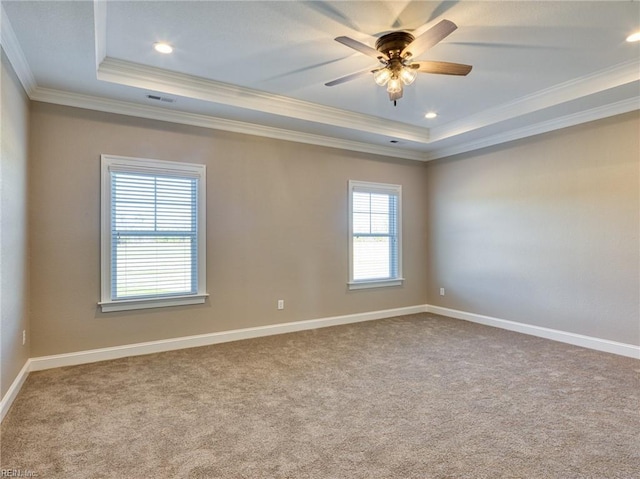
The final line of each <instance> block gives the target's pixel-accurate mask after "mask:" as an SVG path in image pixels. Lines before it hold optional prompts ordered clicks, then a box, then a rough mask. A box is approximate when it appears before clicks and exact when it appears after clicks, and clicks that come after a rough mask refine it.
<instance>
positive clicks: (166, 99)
mask: <svg viewBox="0 0 640 479" xmlns="http://www.w3.org/2000/svg"><path fill="white" fill-rule="evenodd" d="M147 98H148V99H149V100H155V101H163V102H165V103H174V102H175V101H176V99H175V98H169V97H168V96H160V95H147Z"/></svg>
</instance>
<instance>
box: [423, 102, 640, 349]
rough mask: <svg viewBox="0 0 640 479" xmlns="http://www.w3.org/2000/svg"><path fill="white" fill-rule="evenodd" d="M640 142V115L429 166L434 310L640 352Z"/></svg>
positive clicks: (595, 123)
mask: <svg viewBox="0 0 640 479" xmlns="http://www.w3.org/2000/svg"><path fill="white" fill-rule="evenodd" d="M639 142H640V123H639V114H638V112H637V111H636V112H633V113H629V114H626V115H621V116H617V117H612V118H608V119H604V120H601V121H597V122H593V123H588V124H584V125H580V126H576V127H573V128H568V129H563V130H559V131H556V132H552V133H548V134H545V135H540V136H536V137H532V138H529V139H526V140H521V141H517V142H513V143H510V144H505V145H501V146H497V147H494V148H491V149H487V150H482V151H477V152H473V153H468V154H464V155H459V156H456V157H452V158H449V159H444V160H440V161H436V162H431V163H429V164H428V166H427V172H428V173H427V177H428V197H429V198H428V201H429V211H428V218H429V225H430V226H429V227H430V242H429V248H428V255H427V257H428V258H429V260H428V263H427V264H428V265H429V266H428V272H429V279H428V284H429V290H428V302H429V303H430V304H433V305H438V306H443V307H447V308H452V309H458V310H462V311H467V312H472V313H476V314H482V315H487V316H493V317H497V318H501V319H507V320H512V321H517V322H522V323H528V324H532V325H537V326H543V327H548V328H553V329H558V330H563V331H568V332H573V333H579V334H584V335H588V336H595V337H599V338H603V339H609V340H613V341H620V342H623V343H628V344H635V345H638V344H640V297H639V294H640V293H639V291H640V284H639V275H640V274H639V271H640V269H639V268H640V239H639V229H640V224H639V216H640V214H639V212H640V210H639V206H640V205H639V201H640V194H639V184H638V183H639V178H640V176H639V173H640V172H639V163H640V145H639ZM440 287H444V288H445V291H446V295H445V296H444V297H441V296H439V288H440Z"/></svg>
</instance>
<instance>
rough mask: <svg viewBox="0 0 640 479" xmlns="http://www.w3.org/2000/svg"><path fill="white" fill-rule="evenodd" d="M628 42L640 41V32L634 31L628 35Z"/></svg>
mask: <svg viewBox="0 0 640 479" xmlns="http://www.w3.org/2000/svg"><path fill="white" fill-rule="evenodd" d="M627 41H628V42H640V32H636V33H632V34H631V35H629V36H628V37H627Z"/></svg>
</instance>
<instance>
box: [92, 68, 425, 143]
mask: <svg viewBox="0 0 640 479" xmlns="http://www.w3.org/2000/svg"><path fill="white" fill-rule="evenodd" d="M97 78H98V79H99V80H103V81H108V82H113V83H117V84H120V85H126V86H132V87H136V88H142V89H146V90H152V91H159V92H163V93H170V94H173V95H178V96H183V97H187V98H194V99H198V100H204V101H208V102H212V103H220V104H224V105H230V106H234V107H239V108H247V109H250V110H256V111H261V112H264V113H270V114H274V115H281V116H287V117H291V118H297V119H299V120H305V121H310V122H314V123H322V124H326V125H331V126H339V127H342V128H347V129H350V130H357V131H362V132H366V133H373V134H375V135H378V136H379V135H383V136H388V137H389V138H392V139H402V140H408V141H412V142H416V143H419V144H426V143H428V142H429V130H428V129H426V128H421V127H416V126H413V125H409V124H407V123H400V122H394V121H390V120H386V119H383V118H378V117H372V116H369V115H363V114H360V113H354V112H350V111H346V110H341V109H338V108H333V107H328V106H324V105H319V104H317V103H311V102H307V101H302V100H297V99H294V98H289V97H286V96H283V95H276V94H272V93H267V92H264V91H260V90H253V89H250V88H245V87H241V86H237V85H231V84H229V83H222V82H218V81H214V80H209V79H206V78H201V77H196V76H192V75H186V74H183V73H177V72H171V71H168V70H164V69H161V68H155V67H149V66H145V65H140V64H137V63H133V62H128V61H124V60H119V59H116V58H111V57H108V56H107V57H106V58H105V59H104V61H103V62H102V63H101V64H100V66H99V68H98V70H97Z"/></svg>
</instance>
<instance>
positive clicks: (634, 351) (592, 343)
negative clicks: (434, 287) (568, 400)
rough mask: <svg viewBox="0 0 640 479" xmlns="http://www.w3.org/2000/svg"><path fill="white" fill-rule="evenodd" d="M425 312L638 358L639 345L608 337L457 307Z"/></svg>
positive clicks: (429, 309)
mask: <svg viewBox="0 0 640 479" xmlns="http://www.w3.org/2000/svg"><path fill="white" fill-rule="evenodd" d="M427 312H429V313H434V314H441V315H442V316H448V317H450V318H454V319H462V320H464V321H470V322H472V323H479V324H484V325H486V326H493V327H496V328H501V329H507V330H509V331H515V332H518V333H523V334H529V335H531V336H538V337H541V338H546V339H551V340H553V341H560V342H562V343H568V344H573V345H574V346H581V347H583V348H588V349H595V350H597V351H603V352H607V353H613V354H618V355H620V356H627V357H630V358H634V359H640V346H635V345H633V344H626V343H619V342H616V341H610V340H608V339H601V338H595V337H593V336H585V335H583V334H576V333H569V332H567V331H560V330H557V329H551V328H544V327H542V326H534V325H531V324H525V323H517V322H515V321H508V320H506V319H498V318H493V317H491V316H483V315H481V314H475V313H469V312H466V311H459V310H457V309H450V308H443V307H441V306H434V305H431V304H428V305H427Z"/></svg>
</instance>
